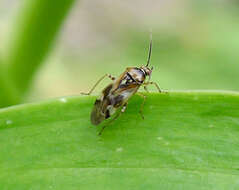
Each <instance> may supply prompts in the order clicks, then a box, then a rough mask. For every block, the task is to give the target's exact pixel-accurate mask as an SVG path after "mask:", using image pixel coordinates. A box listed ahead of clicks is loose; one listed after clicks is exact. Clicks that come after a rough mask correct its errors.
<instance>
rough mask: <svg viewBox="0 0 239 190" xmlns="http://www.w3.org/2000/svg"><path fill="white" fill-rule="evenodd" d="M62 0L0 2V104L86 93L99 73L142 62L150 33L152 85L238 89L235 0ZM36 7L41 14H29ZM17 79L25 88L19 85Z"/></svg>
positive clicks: (238, 26)
mask: <svg viewBox="0 0 239 190" xmlns="http://www.w3.org/2000/svg"><path fill="white" fill-rule="evenodd" d="M44 1H45V0H42V1H41V3H42V2H44ZM25 2H27V1H25ZM35 2H37V0H36V1H35ZM39 2H40V1H39ZM45 2H47V1H45ZM65 2H66V1H65ZM65 2H64V1H63V0H60V1H59V2H57V4H55V5H53V4H52V7H50V6H51V5H49V7H48V5H47V6H45V5H44V6H45V7H44V6H43V3H42V4H41V5H40V3H39V5H38V4H35V5H34V6H35V8H32V7H34V6H33V4H34V3H32V4H30V3H29V2H27V3H25V4H24V3H23V1H17V0H0V5H1V6H0V62H1V65H0V66H3V67H2V68H4V67H8V64H11V63H13V62H14V63H13V64H12V65H13V66H12V67H11V68H10V69H5V70H4V69H2V68H1V71H0V72H1V73H0V74H1V76H0V79H1V78H2V80H1V81H0V90H1V92H0V93H2V94H3V92H7V93H6V94H7V95H5V96H2V97H1V98H2V99H4V98H8V97H10V95H11V96H12V97H11V98H12V100H15V99H16V101H12V102H13V103H11V104H18V103H22V102H32V101H36V100H42V99H47V98H52V97H59V96H68V95H79V94H80V92H82V91H88V90H89V89H90V88H91V87H92V86H93V85H94V83H95V82H96V80H97V79H98V78H100V77H101V76H102V75H104V74H105V73H110V74H112V75H115V76H118V75H119V74H120V73H122V72H123V71H124V69H125V68H126V67H129V66H140V65H142V64H145V63H146V59H147V53H148V44H149V31H150V30H151V29H152V34H153V52H152V59H151V64H152V65H153V66H154V71H153V74H152V80H153V81H155V82H157V83H159V84H160V86H161V88H162V89H168V90H194V89H197V90H201V89H210V90H234V91H238V90H239V77H238V76H239V53H238V50H239V2H238V1H235V0H234V1H232V0H231V1H226V0H212V1H206V0H203V1H196V0H181V1H177V0H171V1H167V0H161V1H154V0H149V1H138V0H134V1H110V0H102V1H97V0H92V1H86V0H81V1H73V0H72V3H71V4H69V5H66V4H64V3H65ZM26 4H27V5H26ZM29 4H30V5H29ZM60 6H62V7H64V6H65V9H63V11H62V8H61V7H60ZM26 7H28V8H26ZM29 7H30V8H29ZM38 7H41V8H42V9H38ZM57 7H59V10H56V9H57ZM30 9H31V10H32V12H31V13H29V12H30V11H29V10H30ZM46 9H49V10H46ZM33 10H34V11H33ZM41 10H44V11H45V13H47V14H42V15H43V16H42V17H41V15H40V14H39V15H40V16H39V15H37V13H38V11H41ZM52 10H54V11H55V10H56V11H55V12H54V11H52ZM44 11H42V12H44ZM57 11H58V12H57ZM64 11H65V13H64V14H63V13H62V12H64ZM26 12H27V13H26ZM51 14H52V15H54V16H56V17H57V18H60V19H59V20H57V19H55V20H54V19H53V16H52V15H51ZM58 14H59V16H58ZM22 15H25V16H22ZM32 16H33V17H34V16H35V17H34V18H36V20H37V19H38V20H37V22H35V20H34V19H32V20H31V17H32ZM63 20H64V22H63ZM23 22H25V23H23ZM56 22H59V23H60V22H62V24H59V28H57V27H56V28H55V30H54V28H53V29H52V30H51V29H49V30H48V28H51V27H52V26H53V25H54V24H52V23H56ZM29 25H30V27H28V26H29ZM31 25H34V30H33V29H29V28H31V27H32V26H31ZM44 27H45V29H44ZM32 28H33V27H32ZM28 29H29V30H28ZM57 30H58V32H56V31H57ZM26 31H27V32H26ZM49 31H50V32H49ZM51 32H52V33H51ZM18 33H20V35H18ZM21 34H23V35H21ZM52 36H55V37H54V40H52V41H53V42H52V44H50V45H49V44H48V42H49V41H51V37H52ZM31 38H32V39H31ZM16 39H17V40H18V43H16V41H17V40H16ZM19 39H20V40H19ZM44 39H45V41H44ZM12 44H13V45H12ZM14 44H15V45H14ZM16 44H18V45H16ZM39 44H42V45H39ZM14 46H17V47H18V48H15V49H14V48H11V47H14ZM41 47H42V48H41ZM12 49H14V50H12ZM31 49H32V51H29V50H31ZM19 52H20V53H19ZM44 52H45V53H44ZM14 56H15V57H14ZM38 56H39V57H40V58H39V60H38ZM26 57H27V58H26ZM1 60H2V61H1ZM5 60H7V61H5ZM25 60H27V61H25ZM36 60H37V62H38V64H37V66H36V67H34V69H32V68H31V66H32V65H34V64H35V62H36ZM31 61H32V63H31ZM26 62H28V63H29V64H28V65H27V64H26ZM31 64H32V65H31ZM24 76H29V77H26V78H27V79H26V80H28V83H29V84H28V85H27V82H26V85H25V84H24V85H21V83H24V80H25V79H24V80H22V81H21V78H24ZM14 79H15V80H14ZM14 83H16V84H17V83H19V84H17V85H14ZM107 83H108V81H107V79H106V80H105V81H104V82H103V83H102V84H101V85H100V86H99V88H97V90H96V92H99V91H100V90H101V87H103V86H104V85H105V84H107ZM16 86H17V87H16ZM18 86H20V87H19V88H18ZM15 87H16V88H15ZM26 89H27V90H26ZM152 90H154V89H153V88H152ZM23 91H24V92H23ZM18 93H19V95H18ZM8 94H9V95H8ZM19 97H20V100H17V99H18V98H19ZM2 105H3V103H2ZM6 105H8V104H6Z"/></svg>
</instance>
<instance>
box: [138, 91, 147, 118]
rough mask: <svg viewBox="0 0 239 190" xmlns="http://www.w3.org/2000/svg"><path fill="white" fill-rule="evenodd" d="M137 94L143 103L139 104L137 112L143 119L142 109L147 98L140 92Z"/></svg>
mask: <svg viewBox="0 0 239 190" xmlns="http://www.w3.org/2000/svg"><path fill="white" fill-rule="evenodd" d="M137 94H138V95H139V96H141V97H142V98H143V99H144V100H143V102H142V103H141V106H140V110H139V114H140V115H141V117H142V119H144V114H143V109H144V103H145V101H146V98H147V97H146V96H145V95H143V94H142V93H140V92H138V93H137Z"/></svg>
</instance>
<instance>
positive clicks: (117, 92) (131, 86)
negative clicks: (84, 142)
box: [82, 38, 161, 135]
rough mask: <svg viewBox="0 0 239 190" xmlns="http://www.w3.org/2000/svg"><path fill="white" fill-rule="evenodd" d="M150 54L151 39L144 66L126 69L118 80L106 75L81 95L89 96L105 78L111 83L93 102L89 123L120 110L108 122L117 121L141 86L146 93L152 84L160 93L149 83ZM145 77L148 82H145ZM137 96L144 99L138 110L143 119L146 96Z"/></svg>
mask: <svg viewBox="0 0 239 190" xmlns="http://www.w3.org/2000/svg"><path fill="white" fill-rule="evenodd" d="M151 53H152V38H151V40H150V45H149V54H148V60H147V64H146V65H145V66H141V67H128V68H126V70H125V71H124V72H123V73H122V74H121V75H120V76H119V77H118V78H115V77H112V76H111V75H109V74H106V75H104V76H103V77H101V78H100V79H99V80H98V81H97V82H96V84H95V85H94V86H93V88H92V89H91V90H90V91H89V92H88V93H82V94H83V95H90V94H91V93H92V92H93V90H94V89H95V87H96V86H97V85H98V84H99V83H100V82H101V81H102V80H103V79H104V78H105V77H107V76H108V77H109V78H110V79H111V80H112V83H110V84H109V85H108V86H106V87H105V88H104V89H103V91H102V92H101V95H100V96H99V98H97V99H96V101H95V104H94V107H93V109H92V112H91V117H90V119H91V123H92V124H93V125H99V124H100V123H101V122H102V121H103V120H105V119H108V118H110V117H111V116H112V115H113V114H114V113H115V112H116V110H118V109H120V111H119V112H118V113H117V114H115V116H114V118H113V119H112V120H110V122H112V121H114V120H115V119H117V118H118V117H119V115H120V114H121V113H123V112H124V111H125V109H126V107H127V103H128V100H129V99H130V98H131V97H132V96H133V95H134V94H135V93H136V92H137V91H138V89H139V88H140V87H141V86H143V87H144V89H145V90H146V91H148V90H147V85H149V84H153V85H155V86H156V88H157V89H158V91H159V92H161V90H160V88H159V86H158V85H157V83H155V82H150V76H151V73H152V70H153V67H151V68H149V63H150V57H151ZM147 77H148V79H149V80H148V81H147V82H146V78H147ZM139 95H140V96H142V97H143V98H144V100H143V102H142V104H141V109H140V114H141V116H142V118H143V119H144V116H143V114H142V110H143V105H144V102H145V100H146V96H144V95H143V94H140V93H139ZM108 124H109V123H108ZM105 127H106V125H105V126H103V127H102V129H101V131H100V132H99V135H101V134H102V132H103V130H104V128H105Z"/></svg>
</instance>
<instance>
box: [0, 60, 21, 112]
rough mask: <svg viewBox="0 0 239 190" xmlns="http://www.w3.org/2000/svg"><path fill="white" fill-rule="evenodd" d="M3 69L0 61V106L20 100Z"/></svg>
mask: <svg viewBox="0 0 239 190" xmlns="http://www.w3.org/2000/svg"><path fill="white" fill-rule="evenodd" d="M4 69H5V68H4V67H3V66H2V65H1V63H0V108H1V107H7V106H10V105H14V104H17V103H19V102H20V97H19V94H18V91H17V90H16V88H15V87H14V85H13V84H12V83H11V80H10V79H9V78H8V76H7V74H6V72H5V70H4Z"/></svg>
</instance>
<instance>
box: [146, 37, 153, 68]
mask: <svg viewBox="0 0 239 190" xmlns="http://www.w3.org/2000/svg"><path fill="white" fill-rule="evenodd" d="M151 53H152V33H150V44H149V56H148V60H147V64H146V67H148V65H149V62H150V57H151Z"/></svg>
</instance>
